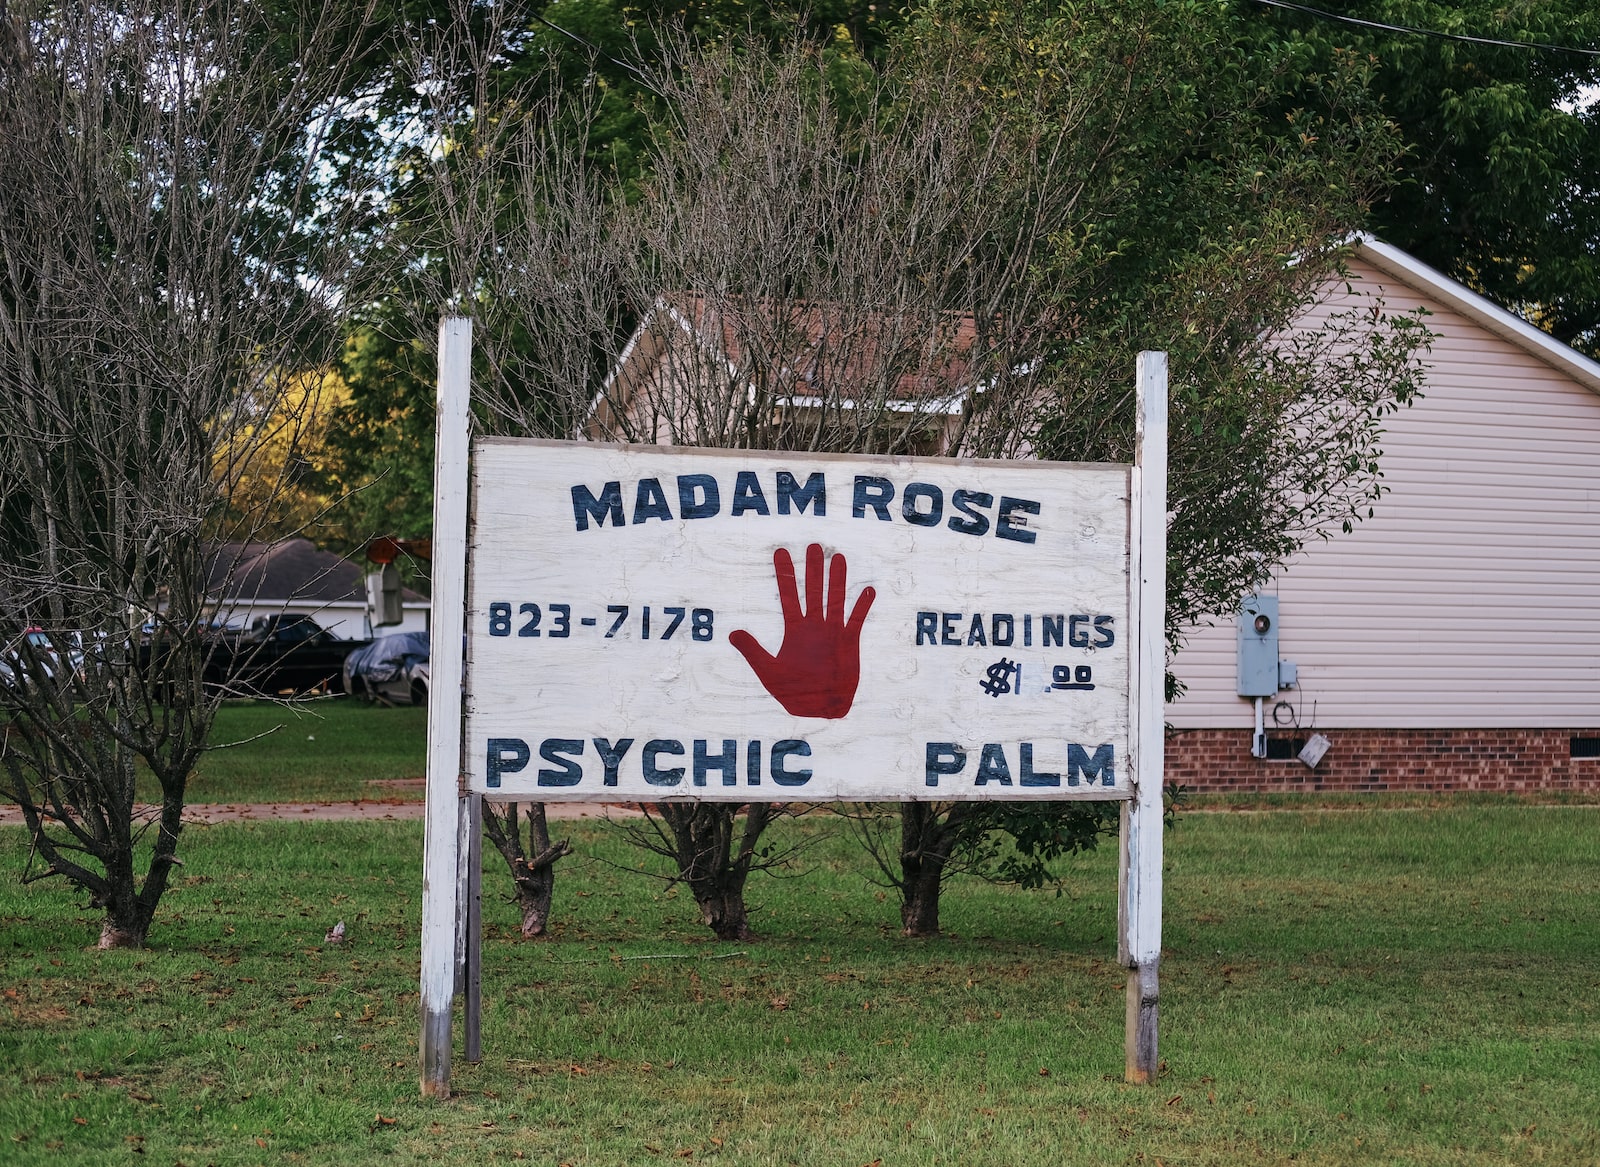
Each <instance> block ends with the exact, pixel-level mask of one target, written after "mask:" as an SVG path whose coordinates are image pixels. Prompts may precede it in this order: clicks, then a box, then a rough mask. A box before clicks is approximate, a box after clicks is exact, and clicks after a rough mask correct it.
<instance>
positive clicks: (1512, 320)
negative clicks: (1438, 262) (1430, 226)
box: [1356, 235, 1600, 393]
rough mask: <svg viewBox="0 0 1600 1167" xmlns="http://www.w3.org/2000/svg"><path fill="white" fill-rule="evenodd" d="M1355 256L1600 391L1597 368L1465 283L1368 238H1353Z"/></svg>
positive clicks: (1584, 384) (1414, 257)
mask: <svg viewBox="0 0 1600 1167" xmlns="http://www.w3.org/2000/svg"><path fill="white" fill-rule="evenodd" d="M1356 254H1357V255H1359V256H1360V257H1361V258H1362V259H1364V260H1365V261H1366V262H1368V263H1370V264H1371V265H1372V266H1373V267H1375V268H1377V269H1378V270H1379V271H1381V272H1383V273H1384V274H1385V275H1389V276H1393V277H1394V278H1395V279H1397V280H1399V281H1401V282H1402V283H1405V284H1408V285H1409V286H1411V287H1412V288H1414V289H1416V290H1417V291H1421V292H1426V293H1427V294H1428V295H1430V296H1432V297H1433V298H1434V299H1436V300H1438V301H1439V302H1440V303H1441V304H1444V305H1446V306H1448V307H1449V308H1451V309H1453V310H1454V311H1456V312H1459V313H1461V315H1462V316H1464V317H1466V318H1467V319H1468V320H1471V321H1472V322H1473V323H1474V324H1477V325H1479V326H1480V327H1482V328H1484V329H1487V330H1488V331H1489V332H1492V333H1494V334H1495V335H1496V336H1499V337H1500V338H1501V339H1503V340H1506V341H1509V342H1510V343H1511V344H1514V345H1516V346H1517V347H1518V348H1520V349H1522V350H1523V351H1524V352H1526V353H1528V354H1529V355H1531V356H1533V357H1535V358H1537V359H1538V360H1540V361H1543V362H1544V363H1545V364H1547V365H1549V366H1551V367H1552V368H1554V369H1556V370H1557V371H1559V372H1562V373H1565V374H1566V375H1567V376H1569V377H1571V378H1572V379H1573V380H1575V381H1577V382H1578V383H1579V384H1580V385H1583V386H1584V387H1585V388H1587V389H1589V390H1591V391H1593V392H1595V393H1600V364H1597V363H1596V362H1594V361H1592V360H1590V359H1589V358H1588V357H1586V356H1584V355H1583V354H1582V353H1580V352H1578V351H1577V350H1576V349H1574V348H1572V347H1571V346H1569V345H1565V344H1562V343H1561V342H1560V341H1559V340H1557V339H1556V338H1555V337H1553V336H1551V335H1550V334H1549V333H1548V332H1545V331H1543V330H1542V329H1539V328H1535V327H1534V326H1533V325H1531V324H1529V323H1528V322H1527V321H1526V320H1523V319H1522V318H1521V317H1520V316H1516V315H1513V314H1512V313H1510V312H1507V311H1506V310H1505V309H1504V308H1501V307H1500V306H1499V305H1498V304H1492V303H1490V302H1489V301H1488V300H1487V299H1485V298H1484V297H1483V296H1480V295H1479V294H1478V293H1477V292H1474V291H1473V290H1472V289H1471V288H1469V287H1467V286H1466V285H1465V284H1463V283H1461V282H1459V281H1457V280H1453V279H1451V278H1450V277H1449V276H1447V275H1445V274H1444V273H1443V272H1441V271H1439V270H1437V269H1435V268H1432V267H1429V266H1428V265H1427V264H1425V263H1423V262H1422V261H1421V260H1420V259H1418V258H1416V256H1414V255H1409V254H1407V253H1406V252H1404V251H1401V250H1400V249H1399V248H1398V247H1395V246H1394V245H1393V244H1391V243H1385V242H1384V241H1383V240H1381V239H1378V238H1377V237H1375V236H1372V235H1362V236H1359V237H1358V238H1357V240H1356Z"/></svg>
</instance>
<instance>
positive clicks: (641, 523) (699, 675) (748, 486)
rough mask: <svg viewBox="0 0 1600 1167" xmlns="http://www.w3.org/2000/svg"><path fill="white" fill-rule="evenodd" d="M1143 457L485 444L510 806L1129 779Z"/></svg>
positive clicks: (958, 790) (493, 765) (485, 580)
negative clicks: (1133, 540)
mask: <svg viewBox="0 0 1600 1167" xmlns="http://www.w3.org/2000/svg"><path fill="white" fill-rule="evenodd" d="M1129 503H1130V468H1129V467H1126V466H1114V465H1092V464H1075V463H1051V462H1029V463H1016V462H989V461H975V460H960V461H958V460H950V459H930V458H920V459H910V458H902V459H896V458H883V457H863V456H841V455H820V454H796V453H767V452H759V451H731V450H700V449H688V448H673V449H667V448H660V447H649V446H628V447H623V446H611V445H602V444H597V443H567V442H547V441H535V440H520V439H482V440H480V441H478V442H477V443H476V445H475V448H474V452H473V478H472V501H471V513H472V515H473V519H474V523H473V529H472V533H471V536H470V551H469V564H470V567H469V577H468V596H467V615H466V631H467V636H466V653H467V682H466V687H467V692H466V734H465V738H466V740H465V761H466V770H467V774H468V776H469V785H470V789H471V790H473V791H475V792H478V793H482V794H486V795H488V796H491V797H500V798H506V799H511V798H518V799H525V800H535V799H536V800H540V801H557V800H597V801H608V802H633V801H649V802H655V801H662V800H667V799H705V800H723V801H737V802H746V801H749V800H751V799H753V798H757V797H761V798H767V799H781V800H785V801H790V800H793V801H806V802H812V801H832V800H838V799H848V800H856V801H868V800H887V799H896V800H898V799H937V800H955V799H977V798H983V799H997V798H1005V799H1038V800H1060V799H1072V798H1099V799H1107V798H1114V799H1122V798H1127V797H1128V796H1129V793H1130V790H1131V788H1132V782H1131V778H1130V773H1129V746H1130V741H1129V727H1130V712H1129V701H1130V686H1129V673H1130V668H1129V663H1130V649H1131V647H1132V645H1133V644H1134V643H1135V641H1136V630H1135V629H1134V628H1132V627H1131V625H1130V619H1129V612H1130V606H1129V597H1130V584H1129V578H1130V574H1129V573H1130V537H1129Z"/></svg>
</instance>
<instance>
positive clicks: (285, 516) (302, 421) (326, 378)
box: [214, 369, 350, 539]
mask: <svg viewBox="0 0 1600 1167" xmlns="http://www.w3.org/2000/svg"><path fill="white" fill-rule="evenodd" d="M269 390H270V391H269V392H268V394H267V396H269V397H275V398H276V399H277V407H276V408H275V409H273V410H271V411H270V412H268V413H266V414H265V415H264V416H260V417H248V418H245V419H242V420H240V421H238V422H236V423H235V424H234V425H232V426H231V427H229V434H228V436H227V438H226V439H225V440H224V441H223V442H222V444H221V446H220V448H219V450H218V453H217V461H216V465H215V470H214V474H215V478H216V480H217V482H218V483H219V484H220V485H221V486H222V487H223V489H224V492H225V495H226V497H227V499H228V508H227V522H228V524H229V526H230V527H232V528H234V529H235V532H238V531H239V529H240V528H245V529H246V530H247V534H246V535H245V537H248V538H251V539H268V538H284V537H287V536H289V535H294V534H299V533H302V532H304V531H305V530H306V528H307V527H309V526H311V525H313V524H314V523H315V522H316V521H317V520H318V519H319V518H320V517H321V516H322V515H323V514H324V513H325V512H326V511H327V510H328V508H329V507H330V506H331V505H332V504H333V503H334V502H336V501H337V498H338V490H337V488H336V487H335V486H334V485H333V483H332V480H331V478H330V476H329V474H328V465H327V456H326V447H327V435H328V428H329V425H330V423H331V421H332V419H333V417H334V416H335V415H336V413H337V411H338V409H339V407H340V406H342V405H345V404H347V403H348V402H349V400H350V387H349V385H347V384H346V383H345V381H344V379H343V378H342V377H340V376H339V374H338V373H337V372H335V371H333V370H332V369H314V370H302V371H298V372H294V373H288V374H285V375H284V379H283V381H282V382H280V383H278V384H273V385H270V386H269ZM233 537H239V535H238V533H234V534H233Z"/></svg>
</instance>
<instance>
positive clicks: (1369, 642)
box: [1167, 263, 1600, 729]
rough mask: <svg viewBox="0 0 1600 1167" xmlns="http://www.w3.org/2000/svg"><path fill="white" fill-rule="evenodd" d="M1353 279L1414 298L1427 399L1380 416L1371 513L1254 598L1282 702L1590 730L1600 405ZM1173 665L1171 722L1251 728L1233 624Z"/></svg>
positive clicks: (1472, 328)
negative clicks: (1183, 690) (1273, 627)
mask: <svg viewBox="0 0 1600 1167" xmlns="http://www.w3.org/2000/svg"><path fill="white" fill-rule="evenodd" d="M1352 270H1353V275H1354V276H1356V277H1357V279H1356V281H1354V282H1355V284H1356V288H1357V290H1358V292H1362V293H1369V292H1371V291H1373V290H1374V289H1377V290H1379V291H1381V294H1382V295H1383V296H1384V297H1385V299H1386V301H1387V303H1388V306H1389V308H1390V309H1391V310H1394V309H1401V308H1406V307H1410V306H1412V305H1414V304H1418V303H1420V304H1422V305H1423V306H1425V307H1426V308H1427V309H1428V310H1429V311H1430V312H1431V313H1432V314H1433V315H1432V316H1430V317H1429V318H1428V320H1427V324H1428V326H1429V328H1431V329H1432V330H1433V331H1434V332H1435V333H1437V334H1440V335H1439V336H1438V338H1437V339H1436V340H1435V341H1434V345H1433V350H1432V353H1431V355H1430V356H1429V358H1428V365H1429V372H1428V377H1427V389H1426V396H1425V397H1424V398H1423V399H1422V400H1420V401H1419V402H1417V403H1416V404H1415V405H1414V406H1412V407H1411V408H1410V409H1407V410H1403V411H1401V412H1400V413H1399V414H1397V415H1395V416H1394V417H1393V418H1392V419H1391V420H1390V423H1389V432H1388V434H1387V435H1386V437H1385V439H1384V442H1383V449H1384V453H1383V457H1382V461H1381V466H1382V470H1383V474H1384V478H1385V481H1386V483H1387V485H1388V487H1389V490H1390V493H1389V494H1387V495H1386V496H1385V497H1384V499H1383V500H1382V501H1381V502H1380V503H1379V504H1378V507H1377V514H1376V517H1374V518H1372V519H1370V520H1368V521H1366V522H1364V523H1362V524H1360V525H1359V526H1358V527H1357V528H1356V530H1355V531H1354V533H1352V534H1350V535H1343V534H1336V535H1335V536H1334V538H1333V539H1332V540H1331V541H1330V542H1327V543H1318V544H1315V545H1313V546H1312V547H1311V548H1309V549H1308V551H1307V552H1306V553H1304V554H1303V555H1302V556H1301V557H1300V558H1299V559H1297V560H1296V561H1295V562H1293V563H1292V564H1291V565H1290V566H1289V568H1288V569H1287V570H1285V571H1284V572H1283V573H1282V574H1281V575H1280V577H1279V579H1278V580H1277V581H1276V582H1275V583H1274V585H1272V586H1271V587H1269V588H1267V589H1265V590H1267V591H1269V592H1274V593H1276V594H1277V595H1278V597H1279V600H1280V604H1281V610H1280V617H1279V628H1280V634H1281V656H1282V657H1283V658H1284V659H1287V660H1293V661H1295V662H1297V664H1298V665H1299V679H1300V685H1299V688H1298V690H1296V691H1284V692H1280V693H1279V700H1285V701H1288V702H1290V703H1291V704H1292V705H1294V706H1296V707H1297V710H1298V713H1299V718H1300V723H1301V724H1302V725H1309V724H1310V723H1311V722H1312V718H1313V711H1314V717H1315V722H1316V724H1317V725H1318V726H1320V727H1328V728H1333V727H1346V728H1375V729H1376V728H1388V729H1398V728H1438V729H1451V728H1491V727H1505V728H1517V727H1529V728H1531V727H1540V726H1552V725H1557V726H1559V725H1578V724H1587V723H1590V722H1592V721H1594V719H1595V718H1596V716H1597V714H1600V395H1597V394H1596V393H1595V392H1593V391H1592V390H1590V389H1588V388H1585V387H1583V386H1581V385H1579V384H1577V383H1575V382H1574V381H1573V380H1572V379H1571V377H1569V376H1568V375H1566V374H1565V373H1562V372H1558V371H1557V370H1556V369H1554V368H1552V367H1551V366H1550V365H1547V364H1545V363H1544V362H1542V361H1541V360H1539V359H1537V358H1535V357H1534V356H1533V355H1531V354H1529V353H1528V352H1527V351H1526V350H1525V349H1524V348H1522V347H1519V346H1517V345H1514V344H1512V343H1510V342H1508V341H1507V340H1505V339H1502V338H1501V337H1500V336H1497V335H1495V334H1493V333H1491V332H1489V331H1487V330H1486V329H1485V328H1483V327H1481V326H1480V325H1479V324H1478V323H1477V322H1475V321H1473V320H1471V319H1469V318H1468V317H1466V316H1465V315H1463V314H1462V313H1460V312H1457V311H1455V310H1453V309H1451V308H1448V307H1446V306H1445V305H1444V304H1443V303H1441V302H1439V301H1438V300H1434V299H1430V298H1428V297H1426V296H1424V295H1421V294H1419V293H1418V292H1416V291H1414V290H1412V289H1410V288H1408V287H1407V286H1406V285H1405V284H1401V283H1398V282H1397V281H1396V280H1395V279H1394V278H1393V277H1388V276H1384V275H1383V274H1381V273H1380V272H1379V270H1378V269H1377V268H1375V267H1372V266H1370V265H1367V264H1365V263H1356V264H1354V265H1353V269H1352ZM1340 299H1341V300H1343V301H1344V302H1345V303H1346V304H1348V302H1349V301H1348V298H1347V297H1344V296H1343V295H1342V294H1341V297H1340ZM1334 306H1335V307H1337V306H1339V304H1338V301H1335V302H1334ZM1174 668H1175V671H1176V672H1177V674H1178V676H1179V677H1181V678H1182V679H1183V680H1184V681H1185V682H1186V683H1187V685H1188V694H1187V695H1186V696H1185V697H1183V698H1182V699H1180V700H1179V701H1177V702H1175V703H1173V704H1171V705H1169V706H1168V707H1167V719H1168V722H1169V723H1170V724H1172V725H1173V726H1175V727H1178V728H1183V729H1199V728H1230V729H1236V728H1248V726H1249V725H1250V724H1252V718H1253V713H1252V705H1251V702H1250V701H1248V700H1246V699H1244V698H1240V697H1238V696H1236V695H1235V627H1234V623H1233V621H1232V620H1231V619H1230V620H1226V621H1224V622H1223V623H1222V625H1221V626H1218V627H1213V628H1209V629H1202V630H1200V631H1198V632H1196V633H1195V634H1194V635H1193V636H1192V637H1191V638H1190V640H1189V643H1188V645H1187V646H1186V647H1185V648H1184V650H1183V651H1182V652H1181V653H1180V654H1179V655H1178V657H1177V660H1176V662H1175V665H1174ZM1270 704H1271V703H1270V702H1269V706H1270ZM1269 725H1270V722H1269Z"/></svg>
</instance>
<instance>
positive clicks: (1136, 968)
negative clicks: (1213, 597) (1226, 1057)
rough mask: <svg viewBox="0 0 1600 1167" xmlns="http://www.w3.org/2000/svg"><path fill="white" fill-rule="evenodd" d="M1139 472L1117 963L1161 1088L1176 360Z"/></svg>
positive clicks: (1159, 356)
mask: <svg viewBox="0 0 1600 1167" xmlns="http://www.w3.org/2000/svg"><path fill="white" fill-rule="evenodd" d="M1138 398H1139V402H1138V409H1139V418H1138V432H1137V439H1136V444H1135V452H1134V464H1133V479H1132V482H1133V491H1132V494H1133V498H1132V508H1131V509H1132V515H1131V518H1132V523H1131V526H1132V530H1131V532H1130V534H1131V539H1130V542H1131V544H1132V552H1133V560H1134V562H1133V570H1132V573H1131V580H1130V590H1131V595H1130V597H1129V601H1130V607H1131V608H1132V615H1133V618H1134V624H1135V628H1136V629H1137V635H1136V637H1135V639H1134V654H1133V659H1132V660H1131V661H1130V666H1131V676H1130V678H1129V681H1130V683H1129V686H1128V689H1129V705H1130V709H1129V714H1130V717H1129V721H1130V725H1129V738H1130V740H1131V742H1132V749H1133V762H1132V769H1133V774H1134V780H1135V783H1136V785H1135V788H1134V794H1133V798H1132V800H1131V801H1129V802H1125V803H1123V804H1122V836H1121V847H1120V850H1121V866H1120V868H1119V872H1118V880H1117V884H1118V888H1117V890H1118V892H1119V895H1118V899H1117V924H1118V928H1117V958H1118V959H1119V960H1120V961H1121V962H1122V964H1123V965H1124V966H1125V967H1126V968H1127V970H1128V1003H1127V1032H1126V1048H1125V1055H1126V1063H1127V1064H1126V1067H1125V1074H1126V1077H1127V1080H1128V1081H1130V1082H1140V1083H1144V1082H1153V1081H1155V1078H1156V1071H1157V1068H1158V1066H1159V1065H1160V1054H1159V1049H1158V1029H1159V1021H1160V1004H1159V1003H1160V991H1159V981H1158V972H1159V969H1160V966H1161V825H1162V823H1161V820H1162V805H1161V785H1162V776H1163V775H1162V772H1163V768H1164V764H1165V750H1164V742H1163V729H1164V720H1163V719H1164V712H1163V706H1164V700H1163V699H1164V697H1165V688H1166V668H1167V662H1166V613H1167V354H1166V353H1157V352H1142V353H1140V354H1139V371H1138Z"/></svg>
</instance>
